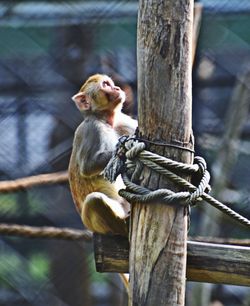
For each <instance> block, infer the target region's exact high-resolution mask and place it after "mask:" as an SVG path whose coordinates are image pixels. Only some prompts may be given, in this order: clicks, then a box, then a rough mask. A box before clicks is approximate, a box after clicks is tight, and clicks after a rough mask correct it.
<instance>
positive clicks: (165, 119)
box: [129, 0, 193, 306]
mask: <svg viewBox="0 0 250 306" xmlns="http://www.w3.org/2000/svg"><path fill="white" fill-rule="evenodd" d="M192 19H193V1H192V0H165V1H159V0H140V1H139V15H138V41H137V60H138V117H139V133H140V137H142V138H146V139H150V140H153V141H158V142H159V141H160V142H163V143H164V142H165V143H168V144H169V143H171V144H174V145H178V146H182V147H185V148H187V147H188V148H190V147H191V148H192V130H191V63H192V35H191V33H192ZM150 150H152V151H154V152H156V153H159V154H161V155H164V156H168V157H170V158H173V159H175V160H178V161H182V162H187V163H190V162H192V158H193V156H192V153H190V152H189V151H186V150H182V149H177V148H173V147H171V148H170V147H168V146H166V147H162V146H151V147H150ZM143 175H144V178H143V180H142V182H141V184H142V185H144V186H147V187H148V188H150V189H157V188H164V187H168V188H171V189H172V190H176V187H175V186H173V185H172V184H170V183H169V182H166V181H165V180H164V179H163V178H162V177H159V176H158V175H157V174H155V173H153V172H150V171H149V170H147V169H144V171H143ZM131 216H132V217H131V234H130V243H131V246H130V268H129V272H130V301H129V305H133V306H139V305H140V306H142V305H143V306H152V305H157V306H161V305H169V306H175V305H184V296H185V274H186V237H187V216H186V214H185V211H184V208H183V207H178V206H176V205H175V206H168V205H164V204H161V203H154V204H147V205H144V204H141V203H137V204H135V205H133V208H132V213H131Z"/></svg>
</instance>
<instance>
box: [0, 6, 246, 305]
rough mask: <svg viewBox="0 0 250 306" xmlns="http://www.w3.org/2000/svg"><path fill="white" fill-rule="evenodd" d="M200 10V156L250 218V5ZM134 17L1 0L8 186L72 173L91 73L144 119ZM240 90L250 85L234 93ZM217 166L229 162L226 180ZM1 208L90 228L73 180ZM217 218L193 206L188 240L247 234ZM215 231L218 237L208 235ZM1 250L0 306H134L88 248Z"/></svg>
mask: <svg viewBox="0 0 250 306" xmlns="http://www.w3.org/2000/svg"><path fill="white" fill-rule="evenodd" d="M201 2H202V3H203V5H204V7H203V16H202V25H201V32H200V37H199V41H198V48H197V54H196V59H195V63H194V79H193V80H194V82H193V92H194V94H193V97H194V99H193V102H194V107H193V108H194V111H193V114H194V116H193V117H194V118H193V119H194V120H193V128H194V132H195V137H196V152H197V153H199V152H201V154H202V155H203V156H205V157H206V158H207V159H208V162H209V165H210V168H211V169H212V170H213V172H214V173H215V175H214V177H215V180H216V182H218V181H220V180H222V179H221V177H222V178H223V182H224V183H223V185H222V187H221V189H220V190H216V193H217V195H218V196H219V197H220V199H221V200H222V201H223V200H224V201H226V202H227V203H229V204H230V205H232V207H233V208H234V209H235V210H238V211H240V212H241V213H242V214H243V215H245V216H248V217H249V216H250V210H249V198H250V196H249V195H250V189H249V181H250V172H249V171H246V169H250V160H249V152H250V124H249V122H250V121H249V83H247V82H245V81H244V80H246V79H245V76H246V75H247V74H248V73H249V64H250V35H249V34H250V2H249V1H247V0H245V1H232V0H224V1H219V0H217V1H215V0H203V1H201ZM137 9H138V3H137V1H70V0H68V1H53V2H51V1H33V2H30V1H1V3H0V16H1V19H0V54H1V56H0V147H1V151H0V174H1V180H9V179H15V178H19V177H24V176H30V175H36V174H40V173H50V172H55V171H61V170H66V169H67V166H68V161H69V156H70V152H71V145H72V139H73V133H74V130H75V128H76V127H77V125H78V124H79V123H80V122H81V115H80V114H79V113H78V111H77V110H76V108H75V106H74V104H73V102H72V101H71V96H72V95H73V94H74V93H76V91H77V90H78V89H79V87H80V85H81V83H82V82H83V81H84V79H85V78H86V77H87V76H88V75H90V74H93V73H95V72H101V73H107V74H109V75H111V76H112V77H113V78H114V79H115V80H116V81H117V82H118V83H119V84H120V85H121V86H122V87H123V88H124V89H125V90H126V92H127V97H128V98H127V104H126V112H127V113H130V114H133V115H134V116H136V104H137V101H136V23H137ZM239 84H241V85H242V84H243V85H244V86H243V87H244V88H243V89H241V92H240V93H239V94H238V96H237V92H236V88H237V86H239ZM242 92H243V93H244V94H243V93H242ZM234 95H236V98H232V97H234ZM235 99H236V101H240V100H242V99H245V100H244V101H245V102H244V103H245V104H244V103H243V104H241V105H246V104H247V103H248V104H247V105H248V107H246V106H241V107H245V111H244V114H245V116H239V119H238V121H237V122H233V121H230V120H232V119H230V116H229V115H226V114H227V111H228V110H229V109H230V108H229V105H230V104H231V105H232V106H231V109H230V112H231V113H234V112H236V110H237V105H240V102H238V103H239V104H237V103H236V104H234V103H235V102H233V101H234V100H235ZM237 118H238V117H237ZM231 122H233V124H234V125H237V129H238V130H239V131H238V134H237V135H234V136H233V141H234V143H233V145H232V147H233V149H232V151H233V153H234V154H233V155H234V156H233V157H230V156H229V157H228V155H227V154H226V153H227V151H226V152H225V150H224V151H223V148H232V147H230V146H229V144H228V142H230V137H229V139H228V138H226V136H225V135H226V133H225V131H226V130H228V129H230V128H232V124H231V126H230V123H231ZM222 140H223V141H222ZM221 144H223V146H222V147H221ZM220 152H224V155H223V157H220V155H219V154H220ZM199 154H200V153H199ZM218 159H220V160H222V161H223V160H225V159H227V160H228V163H227V166H225V168H223V171H221V170H220V171H221V172H220V171H219V170H218V171H219V172H218V171H217V169H219V168H218V166H216V160H218ZM216 171H217V172H216ZM218 173H219V174H218ZM223 173H226V174H227V175H226V177H224V176H223ZM216 175H217V176H216ZM0 208H1V209H0V220H1V222H5V223H11V224H12V223H17V224H28V225H54V226H57V227H63V226H68V227H73V228H82V223H81V220H80V218H79V216H78V215H77V213H76V211H75V208H74V205H73V203H72V199H71V195H70V192H69V188H68V185H67V184H58V185H55V186H50V187H44V186H43V187H34V188H32V189H29V190H23V191H19V192H15V193H9V194H2V195H0ZM210 214H212V217H211V215H210ZM213 214H214V212H210V211H206V212H204V209H203V208H197V209H196V208H195V209H193V210H192V215H191V222H192V226H191V234H192V235H193V236H194V235H200V234H201V233H202V234H203V235H207V236H209V235H210V234H211V235H214V236H220V237H232V238H247V235H248V236H249V233H247V232H246V231H244V230H243V229H240V228H238V227H237V225H236V224H232V223H230V220H228V219H224V218H223V217H221V216H218V215H217V213H216V218H214V215H213ZM207 216H209V220H207ZM204 220H205V221H204ZM204 224H207V225H206V227H205V226H204ZM218 224H219V226H217V225H218ZM215 227H216V231H215V232H214V233H210V232H209V231H208V230H207V228H215ZM0 246H1V248H0V250H1V251H0V305H8V306H11V305H20V306H21V305H25V306H26V305H32V306H40V305H41V306H42V305H45V304H47V305H53V306H57V305H58V306H59V305H60V306H61V305H63V306H64V305H65V306H66V305H71V306H78V305H79V306H80V305H81V306H83V305H84V306H88V305H102V306H104V305H125V300H126V298H124V296H123V291H122V289H121V288H122V286H121V285H120V284H119V282H117V279H116V276H106V275H105V276H103V275H99V274H96V273H95V272H94V263H93V256H92V251H91V246H90V245H87V244H83V243H80V242H68V241H65V242H64V241H57V240H42V239H34V240H30V239H27V238H14V237H13V238H6V237H4V236H2V237H1V240H0ZM117 288H119V290H117ZM220 289H221V290H218V287H215V289H213V291H212V300H213V299H214V300H220V301H221V302H222V303H223V305H229V306H230V305H234V306H237V305H247V304H243V303H247V294H248V295H249V291H248V289H246V288H240V287H239V288H238V289H237V288H235V287H229V286H226V287H225V286H224V287H223V286H222V288H220ZM218 292H219V293H218ZM195 299H196V295H195V289H194V288H193V286H192V285H189V287H188V291H187V304H188V305H206V304H201V303H200V304H198V302H196V300H195ZM248 299H249V297H248ZM197 300H198V297H197ZM200 300H201V299H200ZM204 303H206V302H204ZM207 305H208V304H207Z"/></svg>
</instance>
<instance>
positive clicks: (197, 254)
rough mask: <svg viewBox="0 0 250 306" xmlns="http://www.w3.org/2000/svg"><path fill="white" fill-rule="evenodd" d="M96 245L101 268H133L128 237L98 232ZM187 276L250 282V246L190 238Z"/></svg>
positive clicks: (120, 271)
mask: <svg viewBox="0 0 250 306" xmlns="http://www.w3.org/2000/svg"><path fill="white" fill-rule="evenodd" d="M94 249H95V260H96V269H97V271H98V272H118V273H127V272H128V271H129V266H128V265H129V264H128V260H129V242H128V240H127V239H126V238H124V237H121V236H104V235H99V234H95V235H94ZM187 280H188V281H196V282H208V283H223V284H231V285H240V286H250V247H245V246H233V245H223V244H214V243H204V242H193V241H188V243H187Z"/></svg>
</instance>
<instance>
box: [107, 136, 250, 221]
mask: <svg viewBox="0 0 250 306" xmlns="http://www.w3.org/2000/svg"><path fill="white" fill-rule="evenodd" d="M144 167H147V168H150V169H151V170H154V171H156V172H157V173H159V174H161V175H163V176H165V177H166V178H167V179H169V180H171V181H172V182H174V183H175V184H177V185H178V186H180V187H181V188H183V189H184V190H185V191H180V192H173V191H171V190H169V189H158V190H150V189H148V188H145V187H143V186H140V185H139V184H137V182H140V181H141V173H143V171H142V170H143V168H144ZM177 173H178V174H179V173H180V174H183V175H192V183H190V182H189V181H187V180H185V179H184V178H182V177H180V176H179V175H178V174H177ZM103 174H104V177H105V178H107V179H108V180H110V181H111V182H114V181H115V179H116V178H117V176H118V175H119V174H121V175H122V178H123V181H124V184H125V185H126V189H125V190H123V189H122V190H120V191H119V194H120V196H122V197H124V198H125V199H127V200H128V201H129V202H131V203H133V202H141V203H153V202H156V201H157V202H158V203H159V202H160V203H167V204H173V203H177V204H178V205H183V206H189V205H193V204H194V203H195V202H196V201H197V200H200V199H201V198H203V199H205V200H206V201H207V202H209V203H210V204H211V205H213V206H215V207H216V208H218V209H219V210H221V211H223V212H225V213H227V214H229V215H230V216H231V217H233V218H234V219H236V220H238V221H240V222H241V223H243V224H246V225H247V226H250V221H249V220H247V219H246V218H244V217H242V216H241V215H239V214H238V213H236V212H234V211H232V209H230V208H229V207H226V206H225V205H224V204H222V203H220V202H219V201H217V200H216V199H214V198H212V197H211V196H210V195H208V194H207V193H208V192H209V191H210V186H209V180H210V174H209V172H208V170H207V164H206V161H205V160H204V158H202V157H199V156H197V157H195V158H194V164H185V163H181V162H176V161H174V160H171V159H169V158H166V157H163V156H159V155H157V154H155V153H152V152H150V151H147V150H146V145H145V143H144V142H141V140H140V139H137V138H136V137H135V136H122V137H121V138H120V139H119V142H118V144H117V146H116V150H115V152H114V155H113V156H112V158H111V160H110V161H109V163H108V165H107V166H106V168H105V169H104V172H103Z"/></svg>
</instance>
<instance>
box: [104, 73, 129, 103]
mask: <svg viewBox="0 0 250 306" xmlns="http://www.w3.org/2000/svg"><path fill="white" fill-rule="evenodd" d="M100 89H101V90H102V91H103V92H104V93H105V94H106V96H107V99H108V100H109V101H110V102H112V103H115V104H116V103H117V104H119V103H121V102H122V103H123V102H124V101H125V93H124V91H123V90H121V88H120V87H118V86H115V84H114V82H113V80H112V79H110V78H106V79H104V80H103V81H102V82H101V84H100Z"/></svg>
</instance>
